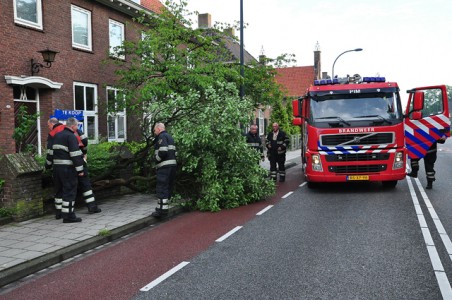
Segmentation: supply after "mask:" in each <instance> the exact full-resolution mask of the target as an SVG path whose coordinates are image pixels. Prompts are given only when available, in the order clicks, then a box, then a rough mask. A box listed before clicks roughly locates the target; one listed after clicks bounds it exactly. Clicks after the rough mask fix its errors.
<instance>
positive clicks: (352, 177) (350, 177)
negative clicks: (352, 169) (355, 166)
mask: <svg viewBox="0 0 452 300" xmlns="http://www.w3.org/2000/svg"><path fill="white" fill-rule="evenodd" d="M347 180H369V175H348V176H347Z"/></svg>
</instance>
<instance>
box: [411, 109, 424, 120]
mask: <svg viewBox="0 0 452 300" xmlns="http://www.w3.org/2000/svg"><path fill="white" fill-rule="evenodd" d="M420 119H422V112H421V111H419V110H418V111H413V113H412V114H411V120H420Z"/></svg>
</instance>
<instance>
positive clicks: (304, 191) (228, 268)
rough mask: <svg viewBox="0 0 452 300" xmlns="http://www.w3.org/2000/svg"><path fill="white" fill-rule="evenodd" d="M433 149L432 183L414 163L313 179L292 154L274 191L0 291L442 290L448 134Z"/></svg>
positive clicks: (172, 295) (268, 294)
mask: <svg viewBox="0 0 452 300" xmlns="http://www.w3.org/2000/svg"><path fill="white" fill-rule="evenodd" d="M439 149H440V151H439V153H438V162H437V165H436V169H437V181H436V182H435V184H434V188H433V190H429V191H425V190H424V188H423V187H424V186H425V184H426V181H425V175H424V169H423V167H422V166H421V172H420V176H419V179H416V180H413V179H408V180H403V181H401V182H399V184H398V185H397V187H396V188H395V189H392V190H388V189H383V188H382V186H381V185H380V184H378V183H370V184H353V185H344V184H327V185H322V186H321V187H320V188H318V189H314V190H311V189H308V188H307V186H306V185H305V184H303V179H302V176H301V175H302V174H301V168H300V167H299V166H297V167H294V168H291V169H289V170H288V174H287V178H288V181H287V182H285V183H284V184H281V185H279V187H278V191H277V195H275V197H273V198H272V199H269V200H267V201H263V202H259V203H255V204H252V205H249V206H245V207H240V208H238V209H233V210H225V211H221V212H219V213H200V212H192V213H187V214H183V215H181V216H178V217H177V218H175V219H172V220H171V221H169V222H164V223H161V224H160V225H158V226H156V227H153V228H148V229H146V230H142V231H140V232H139V233H137V234H135V235H132V236H129V237H128V238H126V239H123V240H121V241H118V242H115V243H112V244H111V245H109V246H106V247H103V248H101V249H98V250H95V251H93V252H91V253H89V254H86V255H83V256H81V257H79V258H76V259H74V260H73V261H71V262H67V263H65V264H62V265H60V266H57V267H55V268H53V269H51V270H48V271H46V272H45V273H43V274H42V275H40V276H38V277H37V278H36V277H35V278H34V279H33V280H30V281H29V282H25V283H23V284H21V285H18V286H16V287H13V288H12V289H11V290H10V291H8V292H7V293H4V294H2V295H0V299H57V298H58V299H443V298H444V299H452V292H451V288H450V283H449V282H450V279H452V260H451V255H452V243H450V239H449V234H452V220H451V216H452V201H451V200H452V199H451V198H452V196H451V192H450V184H449V182H450V177H451V175H452V171H451V169H450V168H449V167H448V166H450V165H451V163H452V142H451V141H450V140H448V142H447V143H446V144H445V145H440V146H439ZM229 234H230V235H229ZM448 243H450V245H448ZM447 246H450V247H449V248H447Z"/></svg>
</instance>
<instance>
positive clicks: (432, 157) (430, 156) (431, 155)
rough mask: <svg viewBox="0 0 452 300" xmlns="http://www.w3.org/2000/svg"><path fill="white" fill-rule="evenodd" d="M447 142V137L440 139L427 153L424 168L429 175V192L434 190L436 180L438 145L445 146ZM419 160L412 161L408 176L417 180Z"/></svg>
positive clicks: (427, 187)
mask: <svg viewBox="0 0 452 300" xmlns="http://www.w3.org/2000/svg"><path fill="white" fill-rule="evenodd" d="M445 142H446V137H445V136H443V137H442V138H441V139H439V140H438V141H437V142H435V143H433V144H432V145H431V146H430V148H429V149H428V151H427V153H426V154H425V156H424V167H425V173H426V175H427V186H426V187H425V188H426V189H428V190H431V189H432V188H433V181H435V180H436V178H435V173H436V172H435V169H434V167H435V162H436V151H437V146H438V145H437V144H438V143H440V144H444V143H445ZM419 160H420V158H416V159H411V161H410V165H411V172H410V173H408V174H407V175H408V176H410V177H413V178H417V173H418V171H419Z"/></svg>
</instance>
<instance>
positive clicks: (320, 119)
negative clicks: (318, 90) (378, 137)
mask: <svg viewBox="0 0 452 300" xmlns="http://www.w3.org/2000/svg"><path fill="white" fill-rule="evenodd" d="M309 120H310V122H311V123H315V124H316V125H317V126H321V127H347V126H368V125H372V126H383V125H385V126H387V125H392V124H396V123H399V122H401V121H402V108H401V104H400V99H399V95H398V93H395V92H375V93H356V94H336V95H331V94H330V95H328V94H323V95H312V97H311V101H310V116H309Z"/></svg>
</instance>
